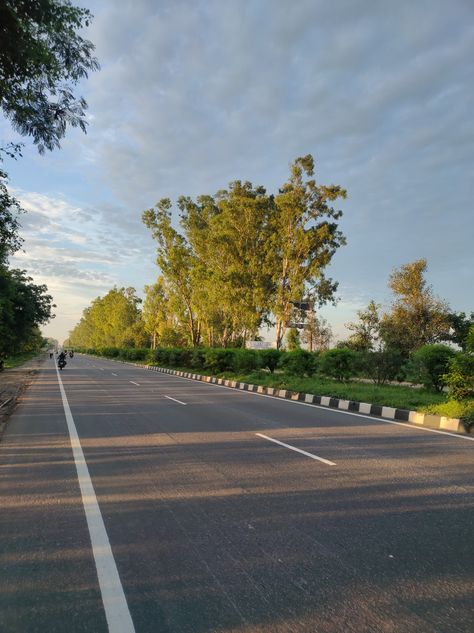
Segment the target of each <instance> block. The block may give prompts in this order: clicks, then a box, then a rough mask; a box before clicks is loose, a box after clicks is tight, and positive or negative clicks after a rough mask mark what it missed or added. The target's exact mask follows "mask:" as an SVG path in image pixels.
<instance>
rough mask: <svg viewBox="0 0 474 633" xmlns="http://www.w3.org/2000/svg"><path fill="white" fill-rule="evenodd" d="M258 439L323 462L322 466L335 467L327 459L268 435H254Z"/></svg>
mask: <svg viewBox="0 0 474 633" xmlns="http://www.w3.org/2000/svg"><path fill="white" fill-rule="evenodd" d="M255 435H258V437H263V438H264V439H265V440H269V441H270V442H275V444H280V446H284V447H285V448H289V449H291V450H292V451H296V452H297V453H301V454H302V455H306V457H311V459H317V460H318V462H323V464H327V465H328V466H335V465H336V464H335V463H334V462H330V461H329V459H324V457H318V456H317V455H313V453H307V452H306V451H302V450H301V448H296V447H295V446H290V445H289V444H285V442H280V440H275V439H273V437H268V435H263V433H255Z"/></svg>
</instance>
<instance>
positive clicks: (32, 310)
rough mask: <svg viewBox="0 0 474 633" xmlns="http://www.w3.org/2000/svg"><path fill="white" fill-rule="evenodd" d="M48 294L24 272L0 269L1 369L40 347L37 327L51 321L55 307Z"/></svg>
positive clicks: (43, 287) (44, 287)
mask: <svg viewBox="0 0 474 633" xmlns="http://www.w3.org/2000/svg"><path fill="white" fill-rule="evenodd" d="M46 292H47V288H46V286H44V285H37V284H34V283H33V280H32V279H31V277H28V276H27V275H26V273H25V271H23V270H16V269H13V270H9V269H8V268H7V267H6V266H4V265H0V368H1V367H2V366H3V360H4V359H5V357H7V356H11V355H13V354H17V353H19V352H21V351H23V350H29V349H32V348H33V347H34V345H36V344H38V342H39V338H38V326H39V325H41V324H43V323H46V322H47V321H48V320H49V319H50V318H51V309H52V307H53V303H52V297H51V296H50V295H48V294H46ZM40 338H41V337H40ZM33 344H34V345H33Z"/></svg>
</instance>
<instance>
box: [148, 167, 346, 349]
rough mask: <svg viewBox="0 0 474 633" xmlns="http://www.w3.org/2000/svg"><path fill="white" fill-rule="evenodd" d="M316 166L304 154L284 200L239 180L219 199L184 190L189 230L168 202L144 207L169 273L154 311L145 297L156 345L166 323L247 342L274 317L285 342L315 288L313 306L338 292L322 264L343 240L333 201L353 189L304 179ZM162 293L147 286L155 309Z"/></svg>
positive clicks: (210, 338)
mask: <svg viewBox="0 0 474 633" xmlns="http://www.w3.org/2000/svg"><path fill="white" fill-rule="evenodd" d="M313 168H314V164H313V159H312V157H311V156H309V155H308V156H306V157H304V158H298V159H297V160H296V161H295V162H294V164H293V165H292V171H291V176H290V179H289V181H288V182H287V183H286V184H285V185H284V186H283V187H282V189H281V190H280V193H279V195H278V196H272V195H268V194H267V193H266V191H265V189H264V188H263V187H260V186H258V187H254V186H253V185H252V183H250V182H242V181H239V180H236V181H234V182H231V183H230V184H229V186H228V189H226V190H221V191H218V192H217V193H216V194H215V195H214V196H210V195H203V196H198V197H197V199H196V200H193V199H191V198H189V197H186V196H181V197H180V198H179V199H178V201H177V203H178V207H179V210H180V212H181V216H180V217H181V222H180V223H181V228H182V231H183V233H180V232H179V231H177V230H176V229H175V228H174V226H173V225H172V221H171V209H172V203H171V201H170V200H169V199H168V198H163V199H162V200H160V201H159V202H158V204H157V205H156V206H155V207H154V208H152V209H148V210H146V211H145V212H144V213H143V215H142V219H143V222H144V224H145V225H146V226H147V227H148V228H149V229H150V231H151V232H152V235H153V237H154V239H155V240H156V242H157V264H158V265H159V267H160V269H161V271H162V287H161V289H160V293H161V295H162V296H160V297H158V299H157V304H156V308H155V307H152V308H151V311H150V312H149V310H148V298H147V305H146V310H145V312H146V319H145V321H146V327H147V328H148V330H147V331H149V332H150V333H151V334H152V336H153V338H154V340H155V342H156V344H157V345H163V335H162V333H161V332H160V327H161V326H165V325H167V326H168V327H169V326H170V324H171V327H173V329H174V331H175V332H176V331H177V332H180V333H182V334H185V336H186V338H187V341H186V344H188V345H191V346H193V347H196V346H198V345H200V344H201V341H202V340H204V341H206V342H207V344H208V346H209V347H217V346H219V347H224V348H227V347H240V346H241V347H244V345H245V341H247V340H249V339H250V338H252V337H254V336H255V335H256V334H257V332H258V329H259V327H260V326H261V325H262V324H264V323H267V324H268V323H269V322H270V320H271V317H272V314H275V315H276V317H277V321H278V323H277V330H278V334H277V338H278V346H280V345H281V342H282V340H283V336H284V329H285V327H286V323H287V322H288V320H289V319H288V316H289V312H290V311H291V306H292V303H291V302H292V301H294V300H295V299H297V298H301V296H303V294H304V293H305V290H306V289H307V288H308V289H309V290H310V295H311V297H312V301H313V304H314V302H315V301H316V302H318V303H320V304H321V303H324V302H325V301H327V300H330V299H331V298H332V297H333V294H334V291H335V288H336V285H337V284H335V283H334V282H332V280H330V279H326V278H325V276H324V269H325V268H326V266H327V265H328V264H329V262H330V260H331V258H332V256H333V254H334V252H335V250H336V249H337V248H338V247H339V246H340V245H342V244H343V243H344V238H343V236H342V233H341V232H340V231H339V230H338V225H337V220H338V219H339V217H340V216H341V212H340V211H336V210H335V209H333V207H332V206H331V202H332V201H334V200H337V199H338V198H339V197H345V191H344V190H343V189H341V188H340V187H337V186H331V187H325V186H322V185H321V186H316V183H315V181H314V180H313V179H311V178H310V179H307V180H305V177H306V176H312V175H313ZM156 292H157V291H156V290H152V291H151V290H150V291H149V290H148V289H147V294H150V305H152V304H153V302H154V301H155V299H156V297H155V295H156ZM160 324H161V325H160Z"/></svg>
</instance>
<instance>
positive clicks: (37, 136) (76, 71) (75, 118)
mask: <svg viewBox="0 0 474 633" xmlns="http://www.w3.org/2000/svg"><path fill="white" fill-rule="evenodd" d="M91 18H92V15H91V13H90V11H89V10H88V9H83V8H81V7H75V6H73V5H72V4H71V3H70V2H69V1H68V0H34V1H33V0H2V1H1V2H0V106H1V109H2V110H3V113H4V114H5V116H6V117H7V118H8V119H9V120H10V121H11V123H12V126H13V128H14V129H15V130H16V131H17V132H19V133H20V134H21V135H22V136H30V137H32V139H33V142H34V143H35V145H37V147H38V150H39V152H40V153H43V152H44V151H45V150H46V149H48V150H52V149H54V148H56V147H59V146H60V140H61V139H62V138H63V137H64V135H65V133H66V128H67V126H68V125H70V126H72V127H79V128H81V129H82V130H83V131H84V132H85V131H86V125H87V123H86V120H85V110H86V108H87V103H86V101H85V100H84V99H83V97H75V96H74V93H73V89H74V86H75V85H76V84H77V82H78V81H79V80H80V79H83V78H85V77H87V76H88V72H89V71H95V70H97V69H98V68H99V64H98V62H97V60H96V58H95V57H94V56H93V51H94V46H93V44H92V43H91V42H90V41H88V40H86V39H84V38H83V37H81V36H80V35H79V34H78V33H77V31H78V30H80V29H81V28H83V27H84V26H88V25H89V22H90V20H91Z"/></svg>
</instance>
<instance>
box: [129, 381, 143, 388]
mask: <svg viewBox="0 0 474 633" xmlns="http://www.w3.org/2000/svg"><path fill="white" fill-rule="evenodd" d="M128 382H131V383H132V385H137V387H139V386H140V385H139V383H138V382H134V381H133V380H129V381H128Z"/></svg>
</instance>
